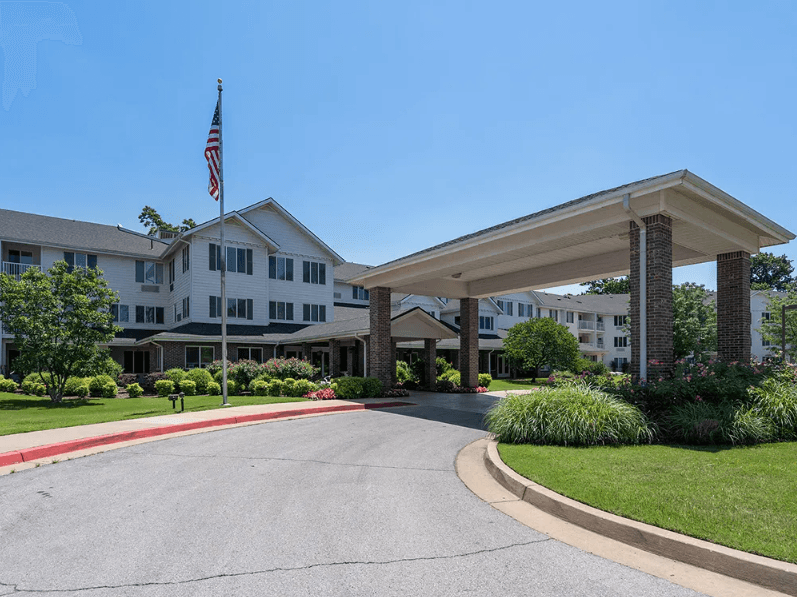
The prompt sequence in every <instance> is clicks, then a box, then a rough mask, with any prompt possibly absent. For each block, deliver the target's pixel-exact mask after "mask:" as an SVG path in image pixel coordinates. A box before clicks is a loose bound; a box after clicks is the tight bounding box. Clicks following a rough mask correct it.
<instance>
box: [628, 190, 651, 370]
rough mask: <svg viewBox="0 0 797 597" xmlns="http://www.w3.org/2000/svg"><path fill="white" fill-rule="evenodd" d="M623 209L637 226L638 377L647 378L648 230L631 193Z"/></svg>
mask: <svg viewBox="0 0 797 597" xmlns="http://www.w3.org/2000/svg"><path fill="white" fill-rule="evenodd" d="M623 209H624V210H625V211H626V213H627V214H628V215H629V216H631V219H633V220H634V222H636V224H637V226H639V379H640V380H647V378H648V275H647V273H648V234H647V233H648V230H647V226H646V225H645V221H644V220H643V219H642V218H640V217H639V214H638V213H636V212H635V211H634V210H633V209H631V194H630V193H626V194H625V195H623Z"/></svg>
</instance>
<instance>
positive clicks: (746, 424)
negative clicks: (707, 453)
mask: <svg viewBox="0 0 797 597" xmlns="http://www.w3.org/2000/svg"><path fill="white" fill-rule="evenodd" d="M667 423H668V424H669V429H668V431H669V432H670V434H671V435H672V437H674V438H676V439H678V440H681V441H684V442H686V443H690V444H749V443H760V442H765V441H770V440H771V439H773V438H774V435H775V426H774V425H773V424H772V422H771V421H768V420H767V419H766V418H765V417H763V416H761V415H760V414H759V413H758V412H756V410H755V408H751V407H747V406H744V405H743V404H741V403H735V404H734V403H733V402H730V401H729V400H725V401H723V402H720V403H712V402H705V401H702V400H700V401H695V402H688V403H685V404H679V405H676V406H674V407H673V409H672V411H671V413H670V415H669V417H668V419H667Z"/></svg>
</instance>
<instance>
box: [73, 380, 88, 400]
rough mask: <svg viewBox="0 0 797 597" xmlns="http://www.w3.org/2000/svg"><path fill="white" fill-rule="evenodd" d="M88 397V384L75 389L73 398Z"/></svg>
mask: <svg viewBox="0 0 797 597" xmlns="http://www.w3.org/2000/svg"><path fill="white" fill-rule="evenodd" d="M88 395H89V384H88V382H85V383H82V384H81V385H79V386H77V387H76V388H75V396H77V397H78V398H85V397H86V396H88Z"/></svg>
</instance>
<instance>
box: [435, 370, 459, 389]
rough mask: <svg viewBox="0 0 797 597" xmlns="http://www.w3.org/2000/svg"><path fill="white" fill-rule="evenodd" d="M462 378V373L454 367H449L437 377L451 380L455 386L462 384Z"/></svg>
mask: <svg viewBox="0 0 797 597" xmlns="http://www.w3.org/2000/svg"><path fill="white" fill-rule="evenodd" d="M461 380H462V375H461V374H460V372H459V371H457V370H456V369H454V368H451V369H448V370H447V371H444V372H443V373H442V375H440V376H439V377H438V378H437V381H450V382H451V383H452V384H454V385H455V386H458V385H460V383H461Z"/></svg>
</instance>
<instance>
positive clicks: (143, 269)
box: [136, 261, 163, 284]
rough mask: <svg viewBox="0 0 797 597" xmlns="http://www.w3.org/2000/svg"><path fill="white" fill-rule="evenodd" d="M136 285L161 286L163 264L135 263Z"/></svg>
mask: <svg viewBox="0 0 797 597" xmlns="http://www.w3.org/2000/svg"><path fill="white" fill-rule="evenodd" d="M136 282H137V283H138V284H163V264H162V263H155V262H154V261H136Z"/></svg>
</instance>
